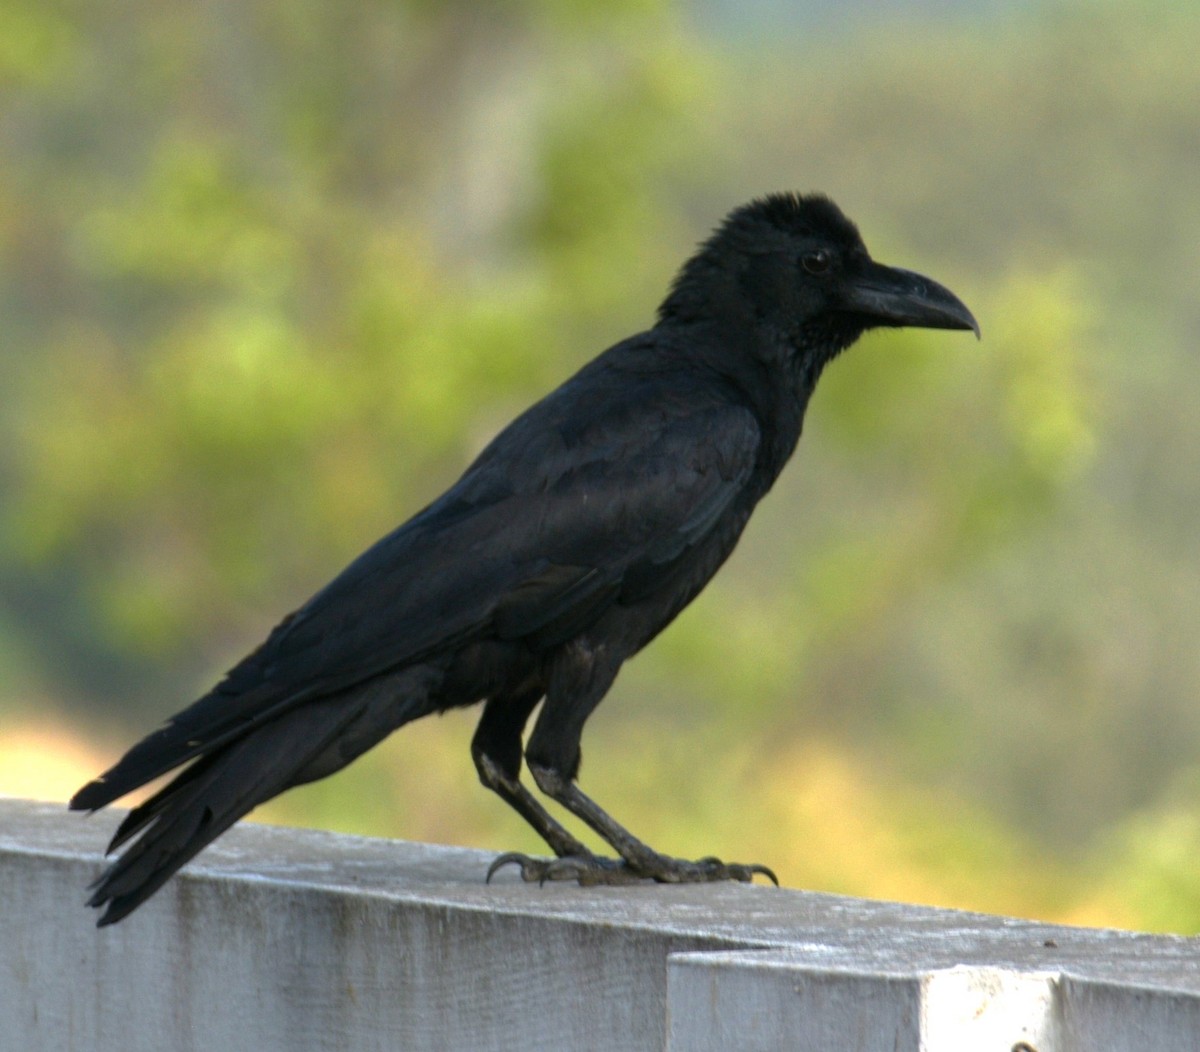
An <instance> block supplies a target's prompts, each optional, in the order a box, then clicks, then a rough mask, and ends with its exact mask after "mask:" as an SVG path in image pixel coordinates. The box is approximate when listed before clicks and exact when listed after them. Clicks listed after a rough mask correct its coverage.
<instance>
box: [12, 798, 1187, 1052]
mask: <svg viewBox="0 0 1200 1052" xmlns="http://www.w3.org/2000/svg"><path fill="white" fill-rule="evenodd" d="M119 818H120V814H119V813H114V814H112V815H108V814H105V815H101V816H97V817H96V818H93V819H90V820H84V819H82V818H80V817H79V816H78V815H71V814H68V813H67V812H66V810H65V809H64V808H63V807H62V806H61V805H47V804H33V803H26V802H20V801H0V830H2V832H0V888H3V891H4V902H3V908H2V909H0V949H2V951H3V952H2V953H0V1048H4V1049H8V1048H12V1049H14V1050H17V1049H19V1050H21V1052H35V1050H39V1049H47V1050H54V1052H107V1050H110V1049H112V1050H116V1049H120V1050H122V1052H136V1050H141V1049H145V1050H147V1052H149V1050H155V1052H159V1050H163V1049H170V1050H173V1052H174V1050H193V1049H194V1050H197V1052H199V1050H205V1052H210V1050H215V1049H220V1050H237V1049H249V1050H255V1052H270V1050H275V1049H279V1050H288V1052H303V1050H308V1049H351V1050H360V1049H362V1050H368V1049H370V1050H374V1049H378V1050H385V1049H386V1050H388V1052H392V1050H396V1049H430V1050H434V1049H436V1050H438V1052H446V1050H456V1049H463V1050H471V1052H476V1050H488V1049H497V1050H499V1049H522V1050H537V1049H556V1050H557V1049H612V1048H618V1047H619V1048H621V1049H622V1050H625V1049H663V1048H670V1049H672V1050H675V1052H682V1050H688V1052H691V1050H693V1049H696V1050H706V1049H713V1050H716V1049H730V1048H737V1049H748V1050H756V1049H762V1050H768V1049H772V1050H773V1049H809V1048H812V1049H820V1050H821V1052H832V1050H837V1052H843V1050H853V1052H875V1050H877V1049H878V1050H881V1052H882V1050H886V1052H918V1050H920V1052H949V1050H952V1049H953V1050H955V1052H961V1050H975V1049H978V1050H980V1052H988V1050H991V1049H995V1050H996V1052H1011V1050H1012V1049H1014V1048H1020V1043H1021V1042H1025V1043H1026V1045H1027V1046H1028V1047H1029V1048H1033V1049H1036V1050H1037V1052H1085V1050H1086V1052H1093V1050H1095V1049H1100V1048H1103V1049H1106V1050H1111V1052H1122V1050H1126V1049H1128V1050H1130V1052H1133V1050H1135V1049H1136V1050H1138V1052H1145V1050H1147V1049H1153V1050H1155V1052H1176V1050H1179V1052H1183V1050H1185V1049H1186V1050H1197V1049H1200V942H1198V941H1197V940H1192V939H1183V938H1174V937H1168V936H1148V935H1138V934H1133V933H1127V932H1114V931H1096V930H1088V929H1079V928H1063V927H1056V926H1052V925H1045V924H1033V923H1028V922H1023V921H1014V920H1009V919H1005V918H1000V917H990V916H983V915H977V914H968V913H959V912H953V911H945V910H933V909H926V908H921V907H913V906H902V905H896V904H891V903H880V902H868V901H863V900H857V899H847V898H839V897H836V896H830V895H818V894H811V893H805V892H798V891H789V890H777V889H774V888H769V887H744V886H737V887H729V886H705V887H678V888H668V887H653V886H647V887H638V888H623V889H611V888H599V889H596V888H593V889H585V888H577V887H570V886H562V885H548V886H546V887H544V888H538V887H536V886H527V885H524V884H522V883H520V882H519V881H518V880H517V879H516V878H515V876H505V875H501V876H500V877H498V879H497V881H496V882H495V883H493V884H492V885H490V886H488V885H485V884H484V883H483V874H484V872H485V870H486V867H487V864H488V862H489V861H490V858H491V856H490V855H487V854H484V853H482V852H477V851H468V850H463V849H456V848H444V847H432V846H429V845H422V844H410V843H404V842H397V841H382V840H367V839H362V838H357V837H342V836H335V835H332V834H328V833H318V832H311V831H302V830H291V829H279V828H271V827H267V826H240V827H237V828H235V829H233V830H232V831H231V832H230V833H228V834H226V835H225V836H224V837H223V838H222V839H221V840H220V841H218V842H217V844H215V845H214V846H213V847H211V848H209V849H208V850H207V851H206V852H205V853H204V854H203V855H202V856H201V857H200V859H198V860H197V861H196V862H194V863H193V864H192V865H191V866H189V867H188V868H187V869H186V870H185V871H184V872H183V873H182V874H180V876H179V877H177V878H176V879H175V880H174V881H172V882H171V883H170V884H169V885H167V887H166V888H164V889H163V891H161V892H160V893H159V894H158V895H157V896H156V897H155V898H154V899H152V900H151V901H150V902H149V903H148V904H147V905H145V906H144V907H142V909H141V910H139V911H138V912H137V913H136V914H134V915H133V916H132V917H131V918H129V919H128V920H126V921H124V922H122V923H121V924H118V925H116V926H114V927H111V928H106V929H104V930H100V931H98V930H97V929H95V928H94V927H93V921H94V916H93V915H92V912H91V911H90V910H85V909H84V908H83V907H82V905H81V903H82V901H83V899H84V887H85V886H86V884H87V883H88V882H89V881H90V880H92V879H93V878H94V877H95V875H96V873H97V872H98V870H99V866H100V855H99V848H100V847H101V846H102V845H103V843H104V842H105V839H106V836H107V835H108V834H109V833H110V832H111V829H112V828H113V826H114V825H115V823H116V822H117V821H118V820H119Z"/></svg>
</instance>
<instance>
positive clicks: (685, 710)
mask: <svg viewBox="0 0 1200 1052" xmlns="http://www.w3.org/2000/svg"><path fill="white" fill-rule="evenodd" d="M1186 6H1187V5H1173V4H1156V3H1132V2H1130V3H1082V2H1080V3H1068V4H1063V3H1049V2H1047V3H1026V4H1021V5H1000V4H986V3H980V4H957V5H955V4H931V3H925V4H914V5H910V6H903V5H874V4H869V3H865V2H864V3H856V4H848V5H843V6H841V7H839V8H837V9H836V10H835V8H834V5H811V6H809V5H803V4H795V5H786V4H784V5H781V4H768V3H757V4H749V3H747V4H741V5H738V4H732V3H729V4H720V3H716V2H709V3H706V4H701V3H692V4H686V3H675V4H671V3H667V2H664V0H624V2H618V3H608V4H592V3H584V2H581V0H508V2H504V3H482V2H480V3H469V2H465V0H464V2H457V3H433V2H428V0H426V2H419V0H407V2H399V0H394V2H384V0H342V2H339V3H329V2H327V0H323V2H316V0H286V2H284V0H239V2H237V3H233V2H215V0H214V2H209V3H195V2H193V0H165V2H164V0H153V2H150V0H129V2H127V3H121V4H111V3H110V4H94V3H84V2H82V0H36V2H35V0H6V3H5V4H4V5H3V6H2V7H0V719H2V721H3V723H2V726H0V791H3V792H9V793H25V794H32V795H48V796H51V797H53V796H59V797H62V798H65V796H66V795H67V794H68V793H69V792H70V791H71V790H72V789H73V788H75V786H76V785H77V784H78V783H79V782H81V781H82V780H83V779H84V778H86V777H88V776H90V775H92V774H95V773H97V772H98V770H99V769H100V768H101V767H102V766H103V765H106V764H107V763H108V762H110V761H111V760H112V759H114V758H115V757H116V755H117V754H118V753H119V752H120V750H121V749H123V748H124V747H125V746H126V745H128V744H129V743H130V742H131V741H132V739H133V738H134V737H136V736H140V735H141V734H142V733H144V732H146V731H148V730H150V729H151V728H152V727H153V726H154V725H155V724H156V723H157V722H158V721H160V720H161V719H163V718H165V717H166V716H168V715H169V714H170V713H172V712H174V711H175V710H176V709H178V708H180V707H182V706H183V705H184V704H185V703H186V702H188V701H189V700H191V698H192V697H194V696H196V695H197V694H199V693H200V692H202V691H203V690H204V689H205V688H206V687H207V686H208V685H209V684H210V683H211V682H212V680H213V679H214V678H215V677H216V676H218V675H219V674H220V673H221V671H223V669H224V668H226V667H228V666H229V665H230V664H231V663H232V662H233V661H235V660H236V659H237V658H238V657H240V656H241V654H242V653H243V652H244V651H245V650H246V649H247V648H249V647H250V646H252V645H253V644H255V643H256V642H257V641H258V640H259V639H260V638H261V637H262V635H263V634H264V633H265V632H266V630H267V629H268V628H269V627H270V626H271V625H272V624H273V623H274V621H275V620H276V619H278V617H279V616H281V615H282V614H283V613H285V612H286V611H287V610H289V609H291V608H292V607H294V606H296V605H298V604H299V603H300V602H301V601H303V600H304V599H305V598H306V597H307V596H308V595H309V594H310V593H311V591H312V590H314V589H315V588H316V587H318V586H319V585H321V584H322V583H324V581H325V580H327V579H328V578H329V577H330V576H331V575H332V574H333V573H334V572H335V571H336V570H337V569H339V568H340V567H341V565H343V564H344V563H345V562H346V561H347V560H348V559H349V558H350V557H352V556H353V555H355V554H356V553H357V552H358V551H359V550H361V549H362V548H363V547H365V546H366V545H367V544H368V543H370V542H371V541H373V540H374V539H375V538H376V537H377V536H379V535H380V534H382V533H383V532H385V531H386V530H388V529H390V528H391V527H392V526H393V525H395V524H396V523H397V522H398V521H400V520H401V519H403V518H405V517H406V516H407V515H409V514H411V513H412V512H413V511H415V510H416V509H417V508H418V507H420V506H421V505H423V504H424V503H425V502H427V501H428V500H429V499H431V498H432V497H434V496H436V495H437V493H438V492H440V489H441V488H442V487H443V486H445V485H446V484H448V483H449V482H450V481H452V480H453V479H454V477H455V476H456V474H457V473H458V472H459V471H460V470H461V469H462V467H463V466H464V465H465V464H466V463H467V462H468V460H469V459H470V458H471V456H472V455H473V454H474V452H476V451H477V450H478V449H479V448H480V447H481V445H482V444H483V443H484V442H485V441H486V439H487V438H488V437H489V436H490V435H491V434H492V433H494V431H495V430H496V429H497V428H498V427H499V426H500V425H502V424H503V423H504V422H505V421H506V419H507V418H508V417H509V416H510V415H511V414H513V413H514V412H516V411H517V410H519V409H520V408H522V407H523V406H524V405H525V404H527V403H528V402H529V401H531V400H532V399H533V398H535V397H537V396H538V395H539V394H541V393H543V392H544V391H546V390H547V389H549V388H550V387H551V386H553V385H554V384H556V383H557V382H558V381H560V380H561V379H562V378H564V377H565V376H566V375H568V374H569V372H570V371H572V370H573V369H574V368H575V367H577V366H578V365H579V364H580V363H581V362H583V361H584V360H586V359H587V358H588V357H590V356H591V355H593V354H594V353H596V352H598V351H599V350H601V349H602V348H603V347H604V346H606V345H607V344H609V343H611V342H614V341H615V340H617V339H618V338H620V337H622V336H624V335H627V334H628V333H630V332H633V331H636V330H638V329H640V328H642V327H644V326H645V325H647V324H648V322H649V320H650V319H651V318H652V316H653V310H654V307H655V305H656V304H657V302H658V300H659V299H660V298H661V296H662V294H663V292H664V290H665V288H666V286H667V283H668V281H669V279H670V277H671V275H672V273H673V270H674V268H675V267H676V266H677V265H678V264H679V262H681V261H682V259H683V258H684V257H685V256H686V255H687V253H688V252H689V251H690V250H691V247H692V246H693V245H694V243H695V242H696V241H697V240H698V239H700V238H701V237H702V236H703V235H704V234H705V233H706V232H707V230H708V229H709V228H710V227H711V226H712V225H713V224H714V223H715V222H716V221H717V220H718V219H719V217H720V216H721V215H722V214H723V213H724V212H725V211H726V210H727V209H728V208H730V207H732V206H733V205H736V204H738V203H740V202H741V201H743V200H745V199H747V198H749V197H751V196H754V195H755V194H759V193H762V192H766V191H770V190H776V189H797V190H810V189H821V190H824V191H826V192H828V193H830V194H831V195H832V196H833V197H834V198H835V199H836V200H838V201H839V202H840V203H841V204H842V205H843V207H844V208H845V209H846V210H847V211H848V212H849V213H850V214H851V216H852V217H854V218H855V219H856V220H858V222H859V223H860V225H861V226H862V228H863V231H864V234H865V236H866V239H867V242H868V244H869V246H870V247H871V248H872V250H873V251H874V253H875V254H876V256H877V257H878V258H882V259H884V260H886V261H888V262H893V263H897V264H900V265H904V266H908V267H912V268H916V269H921V270H924V271H926V272H928V273H931V274H932V275H933V276H935V277H936V278H938V279H939V280H941V281H943V282H945V283H946V284H948V285H950V286H951V287H952V288H953V289H954V290H955V291H956V292H958V293H959V294H960V295H961V296H962V297H963V298H964V299H965V300H966V301H967V302H968V304H969V305H970V306H971V308H972V309H973V310H974V312H975V314H976V315H977V316H978V318H979V319H980V321H981V323H982V326H983V333H984V339H983V342H982V343H981V344H976V343H974V341H972V340H971V339H970V338H969V337H964V336H963V334H938V333H925V332H903V333H881V334H875V335H872V336H870V337H868V338H866V339H864V340H863V341H862V343H861V344H860V345H859V346H858V347H857V348H856V349H855V350H854V351H853V352H852V353H851V354H849V355H847V356H845V357H844V358H842V359H840V360H839V361H838V362H837V363H836V364H835V365H834V366H833V367H832V368H831V369H830V370H829V371H828V373H827V375H826V377H825V379H824V380H823V381H822V386H821V389H820V390H819V391H818V393H817V397H816V399H815V402H814V404H813V406H812V408H811V411H810V414H809V419H808V425H807V431H806V434H805V438H804V440H803V442H802V444H801V448H800V451H799V454H798V455H797V457H796V459H795V461H794V463H793V464H792V465H791V467H790V469H789V471H788V472H786V473H785V475H784V477H783V479H782V480H781V482H780V484H779V485H778V487H777V488H776V490H775V492H774V493H773V494H772V495H771V497H770V498H769V499H768V501H767V502H766V503H765V504H764V505H763V506H762V507H761V508H760V511H759V513H758V515H757V517H756V519H755V521H754V523H753V524H752V525H751V527H750V529H749V530H748V532H747V535H746V537H745V539H744V542H743V545H742V547H741V548H740V549H739V551H738V553H737V554H736V555H735V557H734V558H733V559H732V560H731V562H730V564H729V565H728V567H727V568H726V570H725V572H724V573H723V574H722V575H721V576H720V577H719V579H718V580H717V582H716V583H715V584H714V585H713V586H712V587H710V588H709V590H708V591H707V592H706V593H705V595H704V596H703V597H702V598H701V599H700V600H699V601H698V602H697V603H696V604H695V605H694V607H693V608H692V609H690V610H689V611H688V612H687V613H686V614H685V615H684V616H683V617H682V618H680V620H679V621H678V623H677V624H676V625H675V626H673V627H672V628H671V629H670V630H669V631H668V632H667V633H666V634H665V635H664V636H663V637H662V638H661V640H660V641H659V642H658V643H657V644H656V645H655V646H654V647H652V648H651V649H650V650H649V651H648V652H647V653H646V654H644V655H643V656H641V657H640V658H638V659H637V660H636V661H635V662H633V663H632V664H631V665H630V666H629V667H627V669H626V670H625V672H624V673H623V675H622V678H621V679H620V681H619V682H618V684H617V687H616V688H615V689H614V690H613V692H612V694H611V695H610V697H609V699H608V700H607V701H606V703H605V704H604V706H602V707H601V709H600V710H599V712H598V714H597V715H596V717H595V718H594V719H593V720H592V722H591V723H590V724H589V727H588V732H587V734H586V736H585V741H584V746H585V764H584V769H583V784H584V785H585V787H586V788H587V789H588V790H589V791H590V792H592V793H593V794H594V795H595V796H597V797H598V798H599V799H600V800H601V801H602V802H603V803H604V804H606V805H607V806H608V807H609V808H610V809H611V810H612V811H613V812H614V813H615V814H616V815H618V816H619V817H620V818H622V819H624V820H626V821H627V822H628V823H629V825H630V826H631V827H632V828H633V829H634V830H635V831H637V832H638V833H639V834H640V835H642V836H644V837H646V838H647V839H649V840H651V841H652V842H653V843H654V844H655V845H656V846H658V847H660V848H661V849H663V850H666V851H670V852H673V853H677V854H681V855H689V856H696V855H704V854H709V853H718V854H721V855H723V856H725V857H730V858H735V859H742V860H762V861H764V862H768V863H770V864H771V865H772V866H774V867H775V868H776V870H777V872H778V873H779V875H780V877H781V878H782V879H783V881H784V882H785V883H787V884H790V885H795V886H803V887H811V888H820V889H823V890H831V891H842V892H850V893H855V894H864V895H872V896H882V897H892V898H901V899H908V900H913V901H920V902H928V903H938V904H948V905H957V906H966V907H971V908H975V909H981V910H991V911H1001V912H1008V913H1017V914H1023V915H1029V916H1038V917H1045V918H1054V919H1065V920H1071V921H1078V922H1085V923H1096V924H1115V925H1122V926H1131V927H1144V928H1152V929H1170V930H1177V931H1188V932H1191V931H1196V930H1198V929H1200V705H1198V704H1197V694H1198V693H1200V691H1198V688H1200V536H1198V531H1197V522H1198V520H1200V410H1198V408H1197V407H1198V406H1200V349H1198V345H1200V63H1197V61H1196V41H1197V40H1200V12H1195V13H1189V12H1187V11H1184V10H1182V9H1183V8H1184V7H1186ZM414 570H419V568H414ZM471 715H472V714H471V713H457V714H453V715H450V716H447V717H445V718H443V719H434V720H429V721H426V723H425V724H422V725H419V726H416V727H411V728H408V729H406V730H405V731H404V732H403V733H402V734H400V735H397V736H396V738H395V739H394V740H393V741H390V742H389V743H388V744H387V745H386V746H384V747H383V748H381V749H379V750H377V751H376V752H374V753H372V754H370V755H369V756H368V757H367V758H365V759H364V760H362V761H360V762H359V763H358V764H356V765H355V766H354V767H352V768H351V769H350V770H348V771H346V772H344V773H343V774H342V775H340V776H338V777H337V778H335V779H332V780H329V781H327V782H324V783H320V784H318V785H316V786H314V787H311V788H308V789H305V790H302V791H299V792H296V793H293V794H291V795H289V796H286V797H284V798H283V799H282V800H280V801H277V802H276V803H274V804H272V805H270V806H269V807H267V808H264V809H263V810H262V811H261V812H259V813H258V817H264V818H268V819H272V820H278V821H287V822H297V823H314V824H322V825H328V826H331V827H334V828H339V829H345V830H353V831H358V832H367V833H374V834H385V835H395V836H404V837H409V838H424V839H432V840H440V841H448V842H456V843H464V844H471V845H476V846H480V847H486V848H493V849H511V848H516V849H525V850H533V849H537V847H538V844H537V842H536V841H535V839H534V838H533V836H532V834H531V833H530V832H529V831H528V830H527V829H526V828H525V827H524V826H523V825H522V823H521V822H520V821H519V819H517V818H516V817H515V816H514V815H513V814H512V813H511V812H509V810H508V809H507V808H505V807H504V806H503V804H501V803H500V802H499V800H497V799H495V798H493V797H492V796H490V794H487V793H486V792H485V791H484V790H483V789H481V788H480V787H479V786H478V785H477V783H476V781H475V775H474V772H473V769H472V767H471V764H470V760H469V757H468V752H467V741H468V739H469V736H470V731H471V722H470V720H471ZM98 846H99V845H98Z"/></svg>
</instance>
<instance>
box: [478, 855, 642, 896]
mask: <svg viewBox="0 0 1200 1052" xmlns="http://www.w3.org/2000/svg"><path fill="white" fill-rule="evenodd" d="M508 865H513V866H516V867H517V868H518V869H519V870H520V871H521V879H522V880H523V881H525V883H526V884H545V883H546V881H548V880H573V881H575V883H576V884H579V885H580V886H581V887H588V886H591V885H594V884H637V883H639V882H641V881H643V880H646V879H648V878H647V877H645V876H643V875H642V874H640V873H636V872H634V870H632V869H630V867H629V865H628V864H627V863H626V862H624V861H623V860H622V859H619V858H601V857H600V856H599V855H564V856H563V857H562V858H533V857H532V856H531V855H522V854H521V853H520V852H518V851H509V852H508V853H507V854H504V855H501V856H500V857H499V858H497V859H496V860H495V861H494V862H493V863H492V864H491V865H490V866H488V871H487V883H489V884H490V883H491V881H492V877H494V876H495V875H496V874H497V873H498V872H499V871H500V870H501V869H503V868H504V867H505V866H508Z"/></svg>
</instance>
